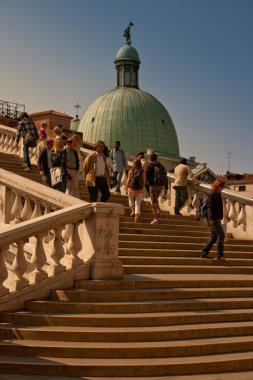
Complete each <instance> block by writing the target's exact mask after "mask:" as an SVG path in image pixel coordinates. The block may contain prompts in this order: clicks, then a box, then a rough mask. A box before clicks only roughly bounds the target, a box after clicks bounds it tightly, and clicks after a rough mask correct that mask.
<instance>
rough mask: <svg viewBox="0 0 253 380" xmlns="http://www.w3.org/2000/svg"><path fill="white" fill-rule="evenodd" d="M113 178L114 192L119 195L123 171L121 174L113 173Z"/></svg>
mask: <svg viewBox="0 0 253 380" xmlns="http://www.w3.org/2000/svg"><path fill="white" fill-rule="evenodd" d="M113 176H114V178H115V180H116V181H117V185H116V188H115V191H117V193H120V184H121V179H122V176H123V171H122V172H114V173H113Z"/></svg>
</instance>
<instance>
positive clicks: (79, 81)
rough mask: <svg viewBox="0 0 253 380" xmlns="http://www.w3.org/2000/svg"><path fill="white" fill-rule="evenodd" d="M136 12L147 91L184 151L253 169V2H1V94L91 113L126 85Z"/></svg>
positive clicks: (217, 164) (32, 104)
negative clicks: (125, 49)
mask: <svg viewBox="0 0 253 380" xmlns="http://www.w3.org/2000/svg"><path fill="white" fill-rule="evenodd" d="M130 19H131V21H132V22H133V24H134V27H133V28H132V30H131V35H132V46H134V47H135V48H136V49H137V51H138V53H139V56H140V59H141V65H140V75H139V79H140V81H139V85H140V89H141V90H144V91H146V92H149V93H150V94H152V95H153V96H155V97H156V98H157V99H158V100H159V101H160V102H161V103H162V104H163V105H164V106H165V107H166V108H167V110H168V112H169V114H170V115H171V117H172V120H173V122H174V125H175V128H176V131H177V135H178V140H179V148H180V155H181V156H184V157H187V158H188V157H189V156H196V160H197V161H199V162H207V163H208V165H209V167H210V169H211V170H213V171H214V172H215V173H222V172H223V173H224V172H225V171H226V170H227V169H228V167H229V168H230V170H231V171H233V172H248V173H253V121H252V113H253V0H128V1H127V0H125V1H123V0H0V54H1V55H0V57H1V58H0V67H1V70H0V99H1V100H7V101H14V102H17V103H21V104H25V106H26V111H27V112H28V113H32V112H39V111H45V110H50V109H54V110H57V111H60V112H65V113H66V114H68V115H70V116H74V115H75V113H76V110H75V108H74V104H76V102H77V101H78V103H79V104H80V105H81V107H82V108H81V109H80V110H79V116H82V114H83V112H84V111H85V109H86V108H87V107H88V106H89V104H90V103H92V102H93V100H95V99H96V97H97V96H99V95H101V94H102V93H104V92H106V91H108V90H111V89H113V88H114V87H115V85H116V72H115V68H114V58H115V55H116V53H117V51H118V49H119V48H120V47H121V46H122V45H124V43H125V39H124V37H123V31H124V29H125V28H126V27H127V25H128V23H129V20H130ZM122 146H123V147H124V142H122ZM228 157H230V159H228ZM229 164H230V166H229Z"/></svg>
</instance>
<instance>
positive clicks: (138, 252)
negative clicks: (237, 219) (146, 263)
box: [119, 245, 253, 263]
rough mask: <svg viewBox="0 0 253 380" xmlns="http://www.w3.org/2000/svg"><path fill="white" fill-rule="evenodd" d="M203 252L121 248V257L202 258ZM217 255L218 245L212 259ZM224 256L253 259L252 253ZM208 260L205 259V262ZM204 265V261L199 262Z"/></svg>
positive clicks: (229, 252)
mask: <svg viewBox="0 0 253 380" xmlns="http://www.w3.org/2000/svg"><path fill="white" fill-rule="evenodd" d="M200 254H201V251H200V250H199V249H197V250H196V249H184V250H178V249H175V248H174V249H155V250H154V249H152V248H151V249H149V248H146V249H142V248H131V249H129V248H119V256H120V257H121V256H144V257H154V256H155V257H185V258H187V257H198V258H200ZM215 255H216V245H214V246H213V248H212V249H211V250H210V255H209V256H210V257H212V258H215ZM224 255H225V257H226V258H228V259H233V258H235V259H248V260H251V259H252V258H253V254H252V252H240V251H229V250H227V249H226V247H225V250H224ZM206 261H207V260H206V259H205V262H206ZM199 263H203V261H201V262H199Z"/></svg>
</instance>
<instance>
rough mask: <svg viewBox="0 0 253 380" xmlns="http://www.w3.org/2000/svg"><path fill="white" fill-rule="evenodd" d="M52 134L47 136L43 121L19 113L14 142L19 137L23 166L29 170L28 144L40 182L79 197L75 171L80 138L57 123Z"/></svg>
mask: <svg viewBox="0 0 253 380" xmlns="http://www.w3.org/2000/svg"><path fill="white" fill-rule="evenodd" d="M53 132H54V133H53V137H48V136H47V123H45V122H42V123H41V128H40V129H39V130H37V128H36V126H35V125H34V123H33V122H32V120H31V119H29V117H28V114H27V113H26V112H24V113H23V114H21V121H20V122H19V124H18V128H17V135H16V145H18V143H19V140H20V138H21V137H22V138H23V166H24V170H25V171H31V162H30V155H29V148H35V147H36V151H37V167H38V170H39V173H40V175H41V178H42V183H43V184H44V185H46V186H49V187H53V188H54V189H56V190H59V191H61V192H64V193H65V192H66V193H67V194H70V195H73V196H75V197H79V196H80V194H79V173H80V170H82V160H83V159H82V155H81V153H80V147H81V140H80V138H79V136H78V135H76V134H72V135H71V136H68V137H67V136H66V134H65V133H63V131H62V128H60V126H56V127H55V128H54V130H53Z"/></svg>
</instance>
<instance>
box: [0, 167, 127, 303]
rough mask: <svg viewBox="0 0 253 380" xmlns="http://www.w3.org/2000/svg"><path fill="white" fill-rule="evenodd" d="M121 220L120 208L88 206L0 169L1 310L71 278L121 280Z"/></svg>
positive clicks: (46, 291)
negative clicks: (119, 257) (119, 240)
mask: <svg viewBox="0 0 253 380" xmlns="http://www.w3.org/2000/svg"><path fill="white" fill-rule="evenodd" d="M123 214H124V208H123V206H121V205H115V204H110V203H93V204H91V203H87V202H84V201H82V200H80V199H77V198H74V197H72V196H69V195H65V194H63V193H61V192H59V191H56V190H54V189H51V188H48V187H46V186H44V185H42V184H38V183H35V182H34V181H30V180H28V179H26V178H23V177H20V176H17V175H15V174H13V173H10V172H8V171H6V170H3V169H0V262H1V264H0V265H1V271H0V310H12V309H19V308H21V307H23V305H24V302H25V300H27V299H31V298H34V297H35V295H38V294H39V296H40V297H47V296H48V295H49V292H50V289H52V288H54V287H55V286H59V284H60V286H73V282H74V279H75V278H86V279H87V278H92V279H119V278H122V276H123V268H122V265H121V263H120V261H119V260H118V234H119V217H120V215H123ZM71 284H72V285H71Z"/></svg>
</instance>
